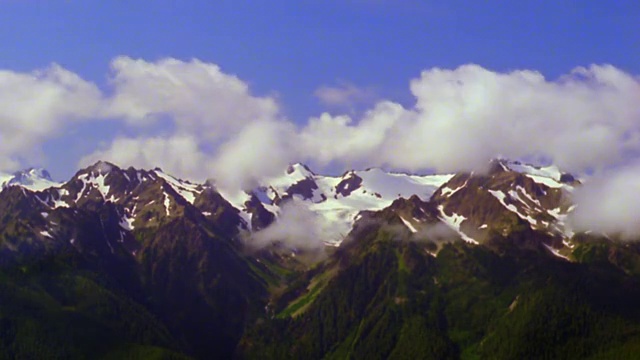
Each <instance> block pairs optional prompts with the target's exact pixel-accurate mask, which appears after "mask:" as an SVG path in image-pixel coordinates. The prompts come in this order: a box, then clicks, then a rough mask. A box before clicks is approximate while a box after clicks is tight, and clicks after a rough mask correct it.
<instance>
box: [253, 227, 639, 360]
mask: <svg viewBox="0 0 640 360" xmlns="http://www.w3.org/2000/svg"><path fill="white" fill-rule="evenodd" d="M376 216H379V215H376ZM410 234H411V232H410V231H409V230H408V229H406V228H402V227H400V228H398V227H397V226H394V225H389V224H388V223H387V222H386V221H384V222H375V221H373V220H372V219H371V218H370V219H368V222H367V223H366V224H360V226H357V227H356V228H355V229H354V231H353V232H352V233H351V235H350V238H352V239H350V240H347V241H345V243H344V245H343V246H341V248H340V249H339V250H338V251H337V252H336V253H335V254H334V255H333V256H332V257H331V258H330V259H328V260H327V261H326V262H325V263H324V264H323V265H321V266H319V267H318V268H316V269H314V270H312V271H310V272H309V274H308V275H304V276H302V277H301V279H302V281H303V285H302V286H299V287H298V288H303V289H306V291H302V292H300V294H301V295H300V296H299V297H298V298H295V297H294V300H293V301H292V302H290V303H289V302H284V303H280V304H279V307H276V308H275V309H274V312H273V313H274V314H277V316H273V317H271V318H265V319H264V320H261V321H258V322H257V323H256V324H255V326H254V327H253V328H252V329H251V330H249V331H248V332H247V333H246V335H245V337H244V338H243V340H242V342H241V344H242V346H241V349H242V350H241V351H242V352H241V354H242V356H244V357H246V358H261V359H265V358H273V359H287V358H291V359H294V358H309V359H320V358H335V359H343V358H397V359H406V358H427V359H445V358H463V359H474V358H497V359H522V358H554V359H573V358H590V357H594V358H626V359H632V358H634V356H636V355H637V354H634V351H636V350H637V349H638V346H640V308H639V307H638V306H637V301H639V300H640V291H638V289H639V287H638V286H639V285H640V277H639V276H638V272H637V267H636V266H637V265H638V262H637V261H638V258H637V256H638V249H637V246H635V247H629V246H623V245H614V244H612V243H611V242H610V241H606V240H596V239H591V240H589V241H585V242H583V243H581V244H579V245H577V246H576V250H575V251H574V252H575V254H576V257H577V258H578V263H572V262H568V261H566V260H564V259H560V258H558V257H557V256H554V255H553V254H551V253H549V252H548V251H546V248H545V247H544V246H543V245H540V246H538V247H537V248H534V247H532V246H524V247H523V246H521V244H519V243H518V242H516V241H510V239H509V238H508V237H507V238H504V237H502V236H500V235H499V234H495V236H496V237H497V238H496V239H487V240H486V241H487V242H488V243H496V242H497V243H500V244H501V245H502V246H501V247H500V251H495V249H494V248H492V247H487V246H483V245H480V246H478V245H474V244H470V243H467V242H465V241H457V242H454V243H448V244H445V245H443V246H442V247H441V249H440V251H439V252H438V253H437V255H433V253H432V248H431V247H430V246H429V245H428V242H427V241H428V239H422V240H421V241H411V237H410ZM491 236H494V235H491ZM539 240H540V241H544V239H543V238H539ZM614 249H616V250H614ZM612 251H616V254H617V255H616V256H615V257H612V256H609V257H607V255H606V254H607V253H609V254H611V253H612ZM587 253H588V254H589V255H587ZM578 254H580V255H578ZM623 254H624V255H623ZM616 258H619V259H622V258H624V259H626V260H618V261H619V263H618V264H617V265H615V263H614V262H613V261H614V259H616ZM632 259H633V260H632ZM630 264H634V265H633V271H630V270H629V269H630V268H629V265H630ZM300 303H304V305H303V307H302V308H303V311H297V310H295V311H290V309H291V307H294V308H298V309H299V308H300V307H297V305H298V304H300ZM276 304H278V303H277V302H276Z"/></svg>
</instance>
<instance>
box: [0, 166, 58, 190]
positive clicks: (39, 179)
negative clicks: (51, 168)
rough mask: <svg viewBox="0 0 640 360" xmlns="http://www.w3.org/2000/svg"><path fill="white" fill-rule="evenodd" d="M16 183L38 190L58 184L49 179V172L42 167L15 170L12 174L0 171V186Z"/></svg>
mask: <svg viewBox="0 0 640 360" xmlns="http://www.w3.org/2000/svg"><path fill="white" fill-rule="evenodd" d="M13 185H18V186H22V187H24V188H27V189H29V190H33V191H40V190H44V189H47V188H50V187H54V186H60V185H61V184H60V183H57V182H55V181H53V180H52V179H51V175H50V174H49V172H48V171H47V170H45V169H42V168H29V169H26V170H21V171H16V172H15V173H13V174H4V173H0V186H1V187H3V188H4V187H6V186H13Z"/></svg>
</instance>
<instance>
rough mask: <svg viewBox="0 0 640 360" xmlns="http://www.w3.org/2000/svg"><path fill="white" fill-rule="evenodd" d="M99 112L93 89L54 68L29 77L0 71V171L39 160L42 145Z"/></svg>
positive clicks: (98, 97)
mask: <svg viewBox="0 0 640 360" xmlns="http://www.w3.org/2000/svg"><path fill="white" fill-rule="evenodd" d="M101 111H102V94H101V92H100V90H99V89H98V88H97V86H95V85H94V84H92V83H90V82H87V81H85V80H83V79H82V78H80V77H79V76H78V75H76V74H74V73H72V72H70V71H69V70H66V69H64V68H62V67H61V66H59V65H56V64H53V65H51V66H49V67H48V68H45V69H41V70H36V71H33V72H30V73H19V72H13V71H7V70H0V169H4V170H16V168H17V167H19V166H21V164H20V159H27V160H29V159H31V160H32V159H33V157H34V156H38V155H39V153H38V152H39V149H40V146H41V144H42V143H43V142H44V141H45V140H47V139H49V138H51V137H53V136H55V135H59V134H61V133H63V132H64V130H65V128H66V127H67V126H71V125H72V124H73V122H74V121H80V120H87V119H92V118H94V117H95V116H97V115H98V114H99V113H100V112H101Z"/></svg>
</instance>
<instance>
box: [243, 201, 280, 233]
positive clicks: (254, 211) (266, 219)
mask: <svg viewBox="0 0 640 360" xmlns="http://www.w3.org/2000/svg"><path fill="white" fill-rule="evenodd" d="M245 208H246V211H247V212H248V213H249V214H251V229H252V230H253V231H260V230H262V229H264V228H266V227H267V226H269V225H271V223H272V222H273V221H274V220H275V215H274V214H273V213H271V212H269V211H268V210H267V209H265V207H264V205H262V202H260V200H259V199H258V197H257V196H255V195H253V196H252V197H251V199H250V200H249V201H247V202H246V203H245Z"/></svg>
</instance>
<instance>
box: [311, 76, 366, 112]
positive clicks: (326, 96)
mask: <svg viewBox="0 0 640 360" xmlns="http://www.w3.org/2000/svg"><path fill="white" fill-rule="evenodd" d="M314 95H315V96H316V97H317V98H318V100H320V102H321V103H323V104H324V105H327V106H331V107H337V108H347V109H351V108H353V107H355V106H356V105H359V104H363V103H370V102H371V101H373V100H374V99H375V98H376V93H375V91H374V90H373V89H372V88H368V87H358V86H355V85H354V84H352V83H350V82H347V81H339V82H338V83H337V84H336V85H333V86H329V85H323V86H321V87H319V88H318V89H316V91H315V92H314Z"/></svg>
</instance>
